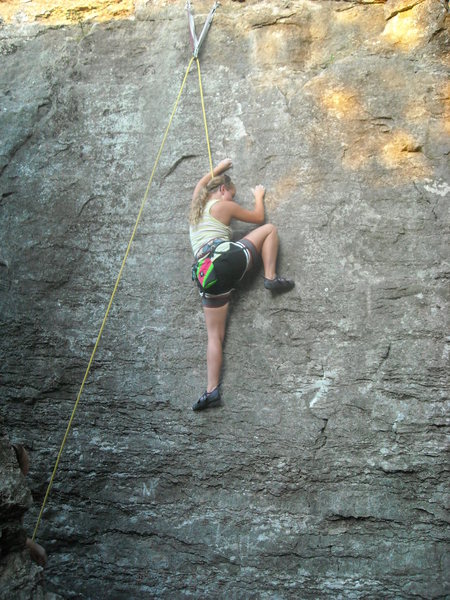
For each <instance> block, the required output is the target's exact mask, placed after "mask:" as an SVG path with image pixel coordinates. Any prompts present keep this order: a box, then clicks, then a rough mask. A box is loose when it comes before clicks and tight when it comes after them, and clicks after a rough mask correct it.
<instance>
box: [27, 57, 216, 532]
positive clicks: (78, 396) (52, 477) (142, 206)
mask: <svg viewBox="0 0 450 600" xmlns="http://www.w3.org/2000/svg"><path fill="white" fill-rule="evenodd" d="M194 59H195V60H196V61H197V70H198V80H199V87H200V97H201V103H202V111H203V122H204V126H205V135H206V143H207V146H208V157H209V165H210V170H211V177H213V176H214V172H213V164H212V157H211V147H210V143H209V136H208V126H207V122H206V111H205V104H204V98H203V87H202V78H201V73H200V62H199V60H198V58H197V57H196V56H193V57H192V58H191V60H190V62H189V65H188V67H187V69H186V73H185V75H184V79H183V82H182V84H181V87H180V91H179V92H178V96H177V99H176V101H175V104H174V107H173V110H172V114H171V115H170V118H169V123H168V125H167V127H166V131H165V133H164V136H163V140H162V142H161V145H160V147H159V150H158V153H157V155H156V159H155V164H154V165H153V169H152V173H151V176H150V179H149V181H148V184H147V188H146V190H145V193H144V197H143V200H142V202H141V206H140V209H139V212H138V215H137V218H136V222H135V224H134V228H133V231H132V234H131V237H130V240H129V242H128V246H127V249H126V251H125V255H124V257H123V260H122V265H121V267H120V270H119V274H118V275H117V279H116V283H115V285H114V288H113V291H112V294H111V297H110V299H109V303H108V307H107V309H106V312H105V316H104V317H103V321H102V324H101V327H100V330H99V332H98V335H97V339H96V342H95V344H94V349H93V350H92V353H91V357H90V359H89V363H88V366H87V368H86V371H85V373H84V377H83V380H82V382H81V386H80V389H79V391H78V395H77V398H76V401H75V405H74V407H73V410H72V414H71V416H70V419H69V423H68V425H67V428H66V432H65V434H64V438H63V441H62V443H61V446H60V449H59V452H58V456H57V458H56V463H55V466H54V468H53V472H52V476H51V478H50V482H49V484H48V486H47V491H46V493H45V496H44V500H43V502H42V506H41V509H40V512H39V516H38V519H37V522H36V526H35V528H34V532H33V537H32V539H33V541H34V540H35V538H36V534H37V531H38V529H39V525H40V523H41V520H42V515H43V512H44V509H45V506H46V504H47V500H48V496H49V494H50V490H51V489H52V486H53V481H54V479H55V475H56V471H57V469H58V465H59V461H60V459H61V455H62V452H63V449H64V446H65V444H66V441H67V437H68V435H69V432H70V429H71V427H72V422H73V419H74V417H75V413H76V410H77V408H78V404H79V402H80V398H81V395H82V393H83V389H84V386H85V383H86V380H87V378H88V375H89V372H90V370H91V366H92V363H93V360H94V357H95V354H96V352H97V348H98V345H99V343H100V339H101V337H102V334H103V330H104V328H105V325H106V321H107V319H108V315H109V312H110V310H111V306H112V303H113V300H114V297H115V295H116V292H117V288H118V286H119V283H120V280H121V278H122V273H123V270H124V268H125V263H126V261H127V258H128V254H129V253H130V249H131V244H132V243H133V240H134V237H135V235H136V231H137V228H138V225H139V222H140V220H141V216H142V212H143V210H144V207H145V205H146V203H147V198H148V194H149V191H150V186H151V184H152V181H153V177H154V175H155V171H156V168H157V166H158V163H159V160H160V158H161V154H162V151H163V148H164V145H165V143H166V139H167V136H168V133H169V129H170V127H171V125H172V121H173V118H174V116H175V113H176V110H177V108H178V104H179V102H180V98H181V94H182V92H183V89H184V86H185V84H186V80H187V77H188V75H189V71H190V70H191V66H192V63H193V61H194Z"/></svg>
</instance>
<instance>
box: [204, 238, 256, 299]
mask: <svg viewBox="0 0 450 600" xmlns="http://www.w3.org/2000/svg"><path fill="white" fill-rule="evenodd" d="M225 244H229V249H228V250H226V249H225V251H224V245H225ZM225 248H226V246H225ZM216 251H217V252H220V255H221V259H220V261H215V262H214V270H215V272H216V275H217V279H218V281H217V283H215V284H214V285H212V286H211V287H210V288H208V291H207V292H201V294H200V295H201V296H202V305H203V306H206V307H208V308H216V307H219V306H224V305H225V304H227V303H228V302H229V301H230V298H231V292H232V291H233V289H234V287H235V285H236V283H237V282H238V281H240V280H241V279H242V278H243V277H244V275H245V273H247V271H248V270H249V269H251V267H252V266H253V265H254V264H255V263H256V261H257V260H258V257H259V253H258V251H257V250H256V248H255V246H254V244H253V243H252V242H251V241H250V240H247V239H246V238H243V239H242V240H239V241H238V242H223V243H222V244H220V245H219V246H218V247H217V248H216V250H215V252H216Z"/></svg>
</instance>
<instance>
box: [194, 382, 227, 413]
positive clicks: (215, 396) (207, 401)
mask: <svg viewBox="0 0 450 600" xmlns="http://www.w3.org/2000/svg"><path fill="white" fill-rule="evenodd" d="M219 404H220V392H219V387H216V388H214V389H213V391H212V392H205V393H204V394H202V395H201V396H200V398H199V399H198V400H197V402H196V403H195V404H193V405H192V410H204V409H205V408H210V407H211V406H219Z"/></svg>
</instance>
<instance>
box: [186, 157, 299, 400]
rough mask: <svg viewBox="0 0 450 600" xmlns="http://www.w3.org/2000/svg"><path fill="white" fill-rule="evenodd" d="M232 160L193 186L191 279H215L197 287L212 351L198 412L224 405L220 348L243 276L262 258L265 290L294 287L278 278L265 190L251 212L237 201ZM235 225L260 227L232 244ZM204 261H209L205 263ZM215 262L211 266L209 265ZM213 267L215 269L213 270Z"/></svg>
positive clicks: (275, 241) (260, 188) (258, 190)
mask: <svg viewBox="0 0 450 600" xmlns="http://www.w3.org/2000/svg"><path fill="white" fill-rule="evenodd" d="M231 166H232V162H231V160H230V159H229V158H227V159H225V160H223V161H221V162H220V163H219V164H218V165H217V166H216V167H215V168H214V169H213V175H214V176H212V174H211V173H208V174H206V175H204V176H203V177H202V178H201V179H200V180H199V182H198V183H197V185H196V186H195V189H194V193H193V196H192V204H191V210H190V214H189V223H190V230H189V233H190V240H191V245H192V250H193V252H194V256H195V259H196V261H197V262H196V264H195V265H194V268H193V278H195V279H197V283H199V281H200V280H201V281H202V283H203V284H205V281H204V280H203V277H204V276H205V273H206V271H207V270H209V274H208V276H209V277H210V279H211V276H210V274H211V272H212V273H213V279H212V280H211V281H210V283H209V287H207V288H206V289H205V288H204V287H202V285H199V288H200V295H201V297H202V305H203V311H204V314H205V321H206V329H207V334H208V346H207V353H206V365H207V387H206V391H205V393H204V394H202V396H200V398H199V399H198V401H197V402H196V403H195V404H194V405H193V407H192V409H193V410H195V411H198V410H203V409H205V408H208V407H211V406H217V405H219V404H220V391H219V380H220V372H221V368H222V346H223V341H224V337H225V326H226V319H227V312H228V305H229V301H230V296H231V292H232V290H233V288H234V286H235V284H236V283H237V281H239V280H240V279H242V277H243V276H244V275H245V273H246V272H247V271H248V270H249V269H250V268H251V267H252V266H254V265H255V264H256V263H257V261H258V258H259V257H261V258H262V262H263V267H264V287H265V288H266V289H268V290H272V291H274V292H281V291H287V290H290V289H292V288H293V287H294V285H295V283H294V282H293V281H292V280H290V279H285V278H283V277H278V276H277V274H276V262H277V254H278V233H277V230H276V227H275V226H274V225H272V224H270V223H267V224H265V225H260V224H261V223H263V221H264V202H263V198H264V194H265V189H264V187H263V186H262V185H257V186H256V187H255V189H254V190H252V192H253V195H254V198H255V204H254V207H253V209H252V210H247V209H245V208H243V207H242V206H240V205H239V204H238V203H237V202H235V200H234V196H235V194H236V188H235V186H234V184H233V183H232V181H231V179H230V177H229V176H228V175H226V174H225V171H227V170H228V169H230V168H231ZM232 219H237V220H238V221H243V222H245V223H255V224H257V225H260V227H257V228H256V229H253V230H252V231H250V233H248V234H247V235H246V236H245V237H244V238H242V239H241V240H239V241H238V242H232V241H231V238H232V230H231V227H230V222H231V221H232ZM202 259H207V260H208V259H209V260H208V262H203V271H205V272H202V267H199V265H202ZM211 260H212V262H211ZM211 266H212V269H213V270H212V269H211V268H210V267H211Z"/></svg>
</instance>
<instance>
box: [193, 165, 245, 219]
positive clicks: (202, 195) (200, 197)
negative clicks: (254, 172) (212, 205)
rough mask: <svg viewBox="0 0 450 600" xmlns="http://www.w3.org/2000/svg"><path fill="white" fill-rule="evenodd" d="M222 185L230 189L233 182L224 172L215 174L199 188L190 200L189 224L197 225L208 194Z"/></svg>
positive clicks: (232, 186)
mask: <svg viewBox="0 0 450 600" xmlns="http://www.w3.org/2000/svg"><path fill="white" fill-rule="evenodd" d="M222 185H224V186H225V188H226V189H227V190H232V189H233V188H234V183H233V182H232V181H231V178H230V177H229V176H228V175H225V174H222V175H216V177H213V178H212V179H210V180H209V181H208V183H207V184H206V185H204V186H203V187H201V188H200V191H199V192H198V194H197V195H196V196H195V198H194V199H193V200H192V204H191V210H190V212H189V223H190V224H191V225H197V223H198V222H199V221H200V219H201V218H202V215H203V211H204V210H205V205H206V202H207V201H208V198H209V195H210V194H211V192H214V191H215V190H216V189H218V188H220V186H222Z"/></svg>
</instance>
